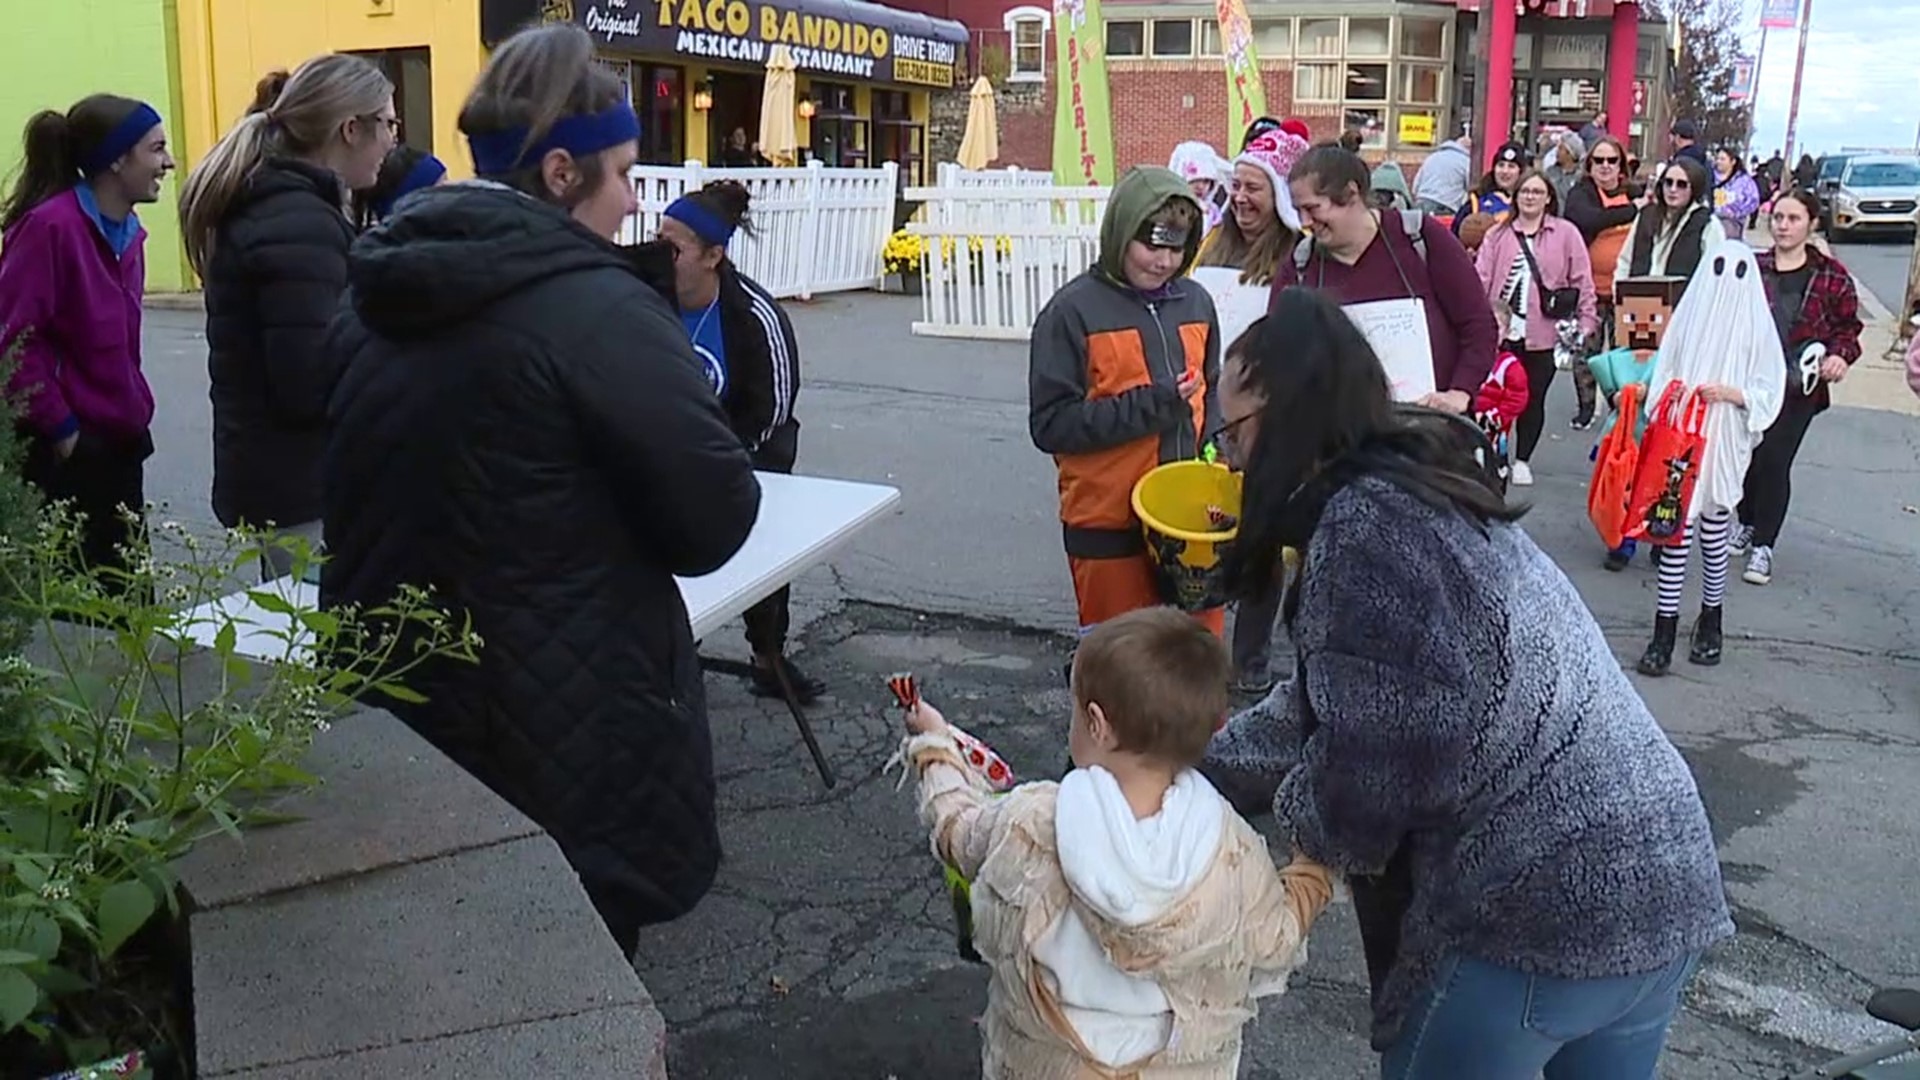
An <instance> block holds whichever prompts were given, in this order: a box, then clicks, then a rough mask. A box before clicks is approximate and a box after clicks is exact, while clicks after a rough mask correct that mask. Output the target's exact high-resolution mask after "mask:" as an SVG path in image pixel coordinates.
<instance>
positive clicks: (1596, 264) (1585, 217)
mask: <svg viewBox="0 0 1920 1080" xmlns="http://www.w3.org/2000/svg"><path fill="white" fill-rule="evenodd" d="M1626 167H1627V151H1626V147H1624V146H1622V145H1621V144H1620V140H1619V139H1616V138H1614V137H1613V136H1611V135H1602V136H1600V137H1599V139H1598V141H1596V142H1595V143H1594V144H1593V150H1592V151H1591V152H1589V153H1588V154H1587V174H1586V175H1585V176H1583V177H1581V178H1580V179H1579V180H1577V181H1575V183H1574V185H1573V187H1572V188H1570V189H1568V191H1567V211H1566V212H1567V220H1568V221H1571V222H1573V225H1574V228H1576V229H1579V230H1580V235H1581V237H1582V238H1583V239H1585V240H1586V242H1587V260H1588V261H1589V262H1590V263H1592V264H1593V292H1594V299H1595V300H1596V301H1597V302H1598V304H1599V312H1598V316H1599V320H1600V331H1599V333H1597V334H1595V335H1594V338H1593V341H1592V342H1591V346H1592V347H1591V349H1590V351H1589V355H1597V354H1599V353H1603V352H1605V351H1607V350H1608V349H1610V348H1612V344H1611V343H1610V341H1609V340H1608V338H1609V335H1610V333H1611V331H1612V329H1613V268H1614V266H1615V264H1617V263H1618V262H1619V261H1620V250H1621V248H1623V247H1625V246H1626V242H1627V234H1628V233H1630V232H1632V231H1633V221H1634V218H1636V217H1638V216H1639V215H1640V204H1639V199H1640V197H1641V196H1640V187H1639V185H1637V184H1634V183H1632V182H1631V181H1629V180H1628V179H1627V172H1626ZM1573 386H1574V391H1575V393H1576V394H1577V395H1578V397H1579V407H1578V410H1577V411H1576V412H1575V413H1574V417H1573V426H1574V428H1575V429H1576V430H1580V431H1585V430H1586V429H1588V428H1590V427H1592V426H1593V415H1594V409H1595V405H1596V401H1595V394H1594V382H1593V371H1592V369H1591V368H1589V367H1588V366H1587V363H1586V361H1585V360H1582V361H1580V362H1579V363H1577V364H1575V365H1574V366H1573Z"/></svg>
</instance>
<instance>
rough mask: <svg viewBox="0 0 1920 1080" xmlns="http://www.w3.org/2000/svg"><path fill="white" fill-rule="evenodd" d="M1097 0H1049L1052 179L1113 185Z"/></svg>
mask: <svg viewBox="0 0 1920 1080" xmlns="http://www.w3.org/2000/svg"><path fill="white" fill-rule="evenodd" d="M1106 25H1107V24H1106V20H1104V19H1102V18H1101V17H1100V0H1054V4H1053V40H1054V53H1055V56H1054V70H1055V71H1056V72H1058V74H1057V75H1056V76H1055V77H1054V80H1055V81H1054V85H1055V87H1056V88H1057V89H1056V91H1055V95H1054V96H1055V101H1054V111H1053V182H1054V183H1056V184H1059V185H1060V186H1062V187H1074V186H1077V185H1081V184H1098V185H1101V186H1104V187H1112V186H1113V121H1112V115H1113V114H1112V110H1111V109H1110V108H1109V107H1108V98H1107V41H1106V36H1107V31H1106Z"/></svg>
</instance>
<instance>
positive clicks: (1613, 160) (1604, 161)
mask: <svg viewBox="0 0 1920 1080" xmlns="http://www.w3.org/2000/svg"><path fill="white" fill-rule="evenodd" d="M1587 160H1589V161H1591V162H1593V163H1594V164H1595V165H1618V164H1620V159H1619V158H1617V157H1600V156H1599V155H1597V154H1596V155H1595V156H1593V157H1591V158H1588V159H1587Z"/></svg>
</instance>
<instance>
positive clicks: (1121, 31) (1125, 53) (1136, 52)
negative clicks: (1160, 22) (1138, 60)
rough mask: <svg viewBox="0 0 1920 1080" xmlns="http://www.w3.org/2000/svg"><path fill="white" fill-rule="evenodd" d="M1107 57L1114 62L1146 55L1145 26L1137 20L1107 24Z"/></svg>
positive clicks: (1124, 20)
mask: <svg viewBox="0 0 1920 1080" xmlns="http://www.w3.org/2000/svg"><path fill="white" fill-rule="evenodd" d="M1107 55H1108V56H1110V57H1112V58H1114V59H1116V60H1118V59H1124V58H1127V57H1140V56H1145V55H1147V24H1146V23H1144V22H1141V21H1140V20H1138V19H1121V20H1118V21H1116V22H1110V23H1108V24H1107Z"/></svg>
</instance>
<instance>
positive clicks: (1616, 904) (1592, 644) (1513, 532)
mask: <svg viewBox="0 0 1920 1080" xmlns="http://www.w3.org/2000/svg"><path fill="white" fill-rule="evenodd" d="M1290 626H1291V632H1292V636H1293V640H1294V648H1295V652H1296V656H1297V667H1296V670H1295V675H1294V678H1293V679H1292V680H1290V681H1289V682H1287V683H1284V684H1282V685H1281V686H1279V687H1277V688H1276V689H1275V690H1274V692H1273V694H1272V695H1271V696H1270V697H1268V698H1267V700H1266V701H1264V702H1263V703H1261V704H1260V705H1257V706H1255V707H1254V708H1252V709H1250V710H1248V711H1247V712H1244V713H1242V714H1240V715H1239V716H1236V717H1234V718H1233V720H1232V721H1231V722H1230V723H1229V724H1228V725H1227V727H1226V728H1225V729H1224V730H1223V731H1222V732H1221V733H1220V734H1219V735H1218V736H1216V737H1215V738H1214V741H1213V745H1212V747H1211V748H1210V752H1209V755H1208V764H1207V771H1208V773H1209V774H1210V775H1213V776H1214V777H1215V778H1216V779H1217V780H1218V781H1220V782H1221V783H1222V784H1223V785H1224V786H1223V790H1227V791H1229V793H1234V788H1235V787H1238V788H1239V789H1240V790H1239V792H1238V795H1239V796H1241V797H1240V798H1237V799H1236V801H1237V802H1240V803H1241V804H1242V805H1244V797H1245V795H1246V793H1247V788H1248V786H1249V785H1251V786H1252V787H1253V788H1254V789H1255V790H1256V791H1260V790H1261V789H1262V788H1264V791H1273V790H1274V785H1276V784H1277V785H1278V789H1277V793H1276V794H1275V795H1274V799H1273V806H1274V812H1275V814H1276V815H1278V817H1279V819H1280V821H1281V823H1282V824H1283V825H1284V826H1285V827H1286V828H1288V829H1290V830H1291V832H1292V834H1293V836H1294V839H1295V842H1296V843H1297V844H1298V845H1299V847H1300V849H1301V850H1302V851H1304V852H1305V853H1306V854H1307V855H1309V856H1310V857H1312V858H1314V859H1317V860H1319V861H1321V862H1323V863H1325V864H1327V865H1328V866H1330V867H1332V868H1334V869H1335V870H1338V871H1343V872H1345V873H1346V874H1348V875H1350V876H1351V880H1352V884H1353V887H1354V901H1355V908H1356V911H1357V913H1358V915H1359V917H1360V922H1361V932H1362V936H1363V938H1364V939H1365V942H1366V946H1367V954H1368V967H1369V968H1370V969H1371V974H1372V984H1373V1011H1374V1031H1373V1037H1374V1046H1375V1047H1376V1048H1377V1049H1384V1048H1386V1047H1387V1046H1390V1045H1392V1043H1393V1042H1394V1041H1395V1039H1396V1037H1397V1035H1398V1033H1399V1029H1400V1025H1401V1022H1402V1020H1403V1018H1404V1016H1405V1013H1406V1011H1407V1009H1408V1007H1409V1006H1410V1005H1411V1004H1412V1003H1413V1002H1414V1000H1415V999H1416V998H1418V996H1419V995H1420V994H1421V993H1422V992H1424V991H1426V990H1428V989H1429V988H1430V987H1431V984H1432V981H1433V978H1434V975H1435V972H1436V970H1437V969H1438V968H1439V966H1440V964H1441V962H1442V961H1443V960H1444V959H1445V958H1446V957H1448V956H1449V955H1451V954H1459V955H1463V956H1469V957H1473V958H1477V959H1480V960H1483V961H1487V962H1489V963H1493V964H1498V965H1501V966H1503V967H1509V968H1514V969H1517V970H1520V971H1525V972H1529V973H1533V974H1542V975H1549V976H1556V977H1561V978H1600V977H1607V976H1621V975H1630V974H1637V973H1643V972H1648V971H1654V970H1657V969H1659V968H1661V967H1664V966H1665V965H1667V964H1668V963H1670V962H1671V961H1673V960H1675V959H1677V958H1679V957H1680V956H1682V955H1685V954H1687V953H1690V952H1694V951H1696V950H1700V949H1704V948H1706V947H1707V946H1708V945H1711V944H1712V943H1714V942H1715V941H1718V940H1720V939H1722V938H1725V937H1727V936H1729V935H1731V934H1732V933H1733V924H1732V921H1731V919H1730V918H1729V916H1728V912H1727V905H1726V899H1725V893H1724V890H1723V887H1722V885H1721V881H1720V865H1719V862H1718V859H1717V857H1716V855H1715V851H1714V846H1713V836H1712V834H1711V832H1710V831H1709V829H1708V825H1707V814H1706V809H1705V807H1704V806H1702V804H1701V801H1700V795H1699V792H1698V790H1697V789H1696V788H1695V786H1694V782H1693V775H1692V773H1691V772H1690V771H1689V770H1688V768H1687V764H1686V762H1685V761H1684V760H1682V758H1681V757H1680V754H1679V751H1677V750H1675V749H1674V747H1673V744H1672V743H1670V742H1669V741H1668V740H1667V737H1666V735H1665V733H1663V732H1662V731H1661V729H1660V726H1659V724H1658V723H1656V722H1655V721H1654V718H1653V716H1652V715H1651V714H1649V713H1648V711H1647V707H1646V704H1645V703H1644V702H1642V701H1641V699H1640V695H1639V694H1638V693H1637V692H1636V691H1635V690H1634V688H1633V686H1632V684H1631V683H1629V682H1628V680H1627V677H1626V676H1625V675H1624V674H1623V673H1622V672H1621V668H1620V664H1619V662H1618V661H1617V660H1616V659H1615V658H1614V655H1613V652H1612V651H1611V650H1610V649H1609V648H1608V646H1607V642H1606V639H1605V638H1604V637H1602V635H1601V632H1600V627H1599V626H1598V624H1596V623H1595V622H1594V619H1593V616H1592V614H1591V613H1590V612H1589V611H1588V610H1587V606H1586V604H1585V602H1584V601H1582V600H1581V598H1580V594H1579V593H1578V592H1576V591H1575V589H1574V587H1573V584H1572V583H1571V582H1569V581H1568V580H1567V578H1566V576H1565V575H1564V574H1562V573H1561V572H1560V569H1559V568H1558V567H1557V566H1555V565H1554V563H1553V561H1552V560H1551V559H1549V558H1548V557H1547V556H1546V554H1545V553H1543V552H1542V551H1541V550H1540V549H1539V548H1538V547H1536V546H1535V545H1534V543H1533V541H1532V540H1531V539H1530V538H1529V537H1528V536H1527V534H1526V532H1525V531H1524V530H1522V529H1521V528H1520V527H1519V526H1517V525H1507V524H1494V525H1491V526H1488V527H1486V528H1484V529H1483V528H1481V527H1480V526H1478V525H1476V524H1475V523H1473V522H1472V521H1470V520H1468V519H1467V518H1465V517H1463V516H1461V515H1459V514H1456V513H1451V512H1442V511H1439V510H1436V509H1435V508H1433V507H1432V506H1429V505H1428V504H1427V503H1425V502H1422V501H1421V500H1419V499H1417V498H1415V497H1413V496H1412V495H1410V494H1408V493H1407V492H1405V491H1404V490H1402V489H1401V488H1400V487H1398V486H1396V485H1394V484H1392V483H1390V482H1388V481H1385V480H1382V479H1378V478H1375V477H1363V478H1361V479H1359V480H1356V481H1355V482H1353V483H1352V484H1350V485H1348V486H1347V487H1346V488H1344V489H1343V490H1341V491H1339V492H1338V493H1337V494H1335V495H1334V496H1333V497H1332V498H1331V499H1330V500H1328V502H1327V503H1326V507H1325V510H1324V512H1323V514H1322V516H1321V518H1320V522H1319V525H1318V527H1317V528H1316V529H1315V530H1314V532H1313V534H1312V539H1311V540H1310V541H1309V542H1308V544H1307V551H1306V564H1305V569H1304V576H1303V577H1302V579H1301V585H1300V593H1299V596H1298V598H1297V607H1295V608H1294V609H1293V613H1292V621H1291V623H1290ZM1283 777H1284V779H1282V778H1283ZM1264 791H1261V793H1262V794H1264ZM1254 797H1255V798H1258V795H1255V796H1254Z"/></svg>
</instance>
